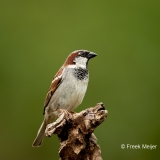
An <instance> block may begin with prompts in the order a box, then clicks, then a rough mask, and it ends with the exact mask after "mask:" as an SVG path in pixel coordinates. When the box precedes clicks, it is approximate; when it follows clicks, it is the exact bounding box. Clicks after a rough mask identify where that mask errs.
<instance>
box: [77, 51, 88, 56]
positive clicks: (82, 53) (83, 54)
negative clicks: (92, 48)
mask: <svg viewBox="0 0 160 160" xmlns="http://www.w3.org/2000/svg"><path fill="white" fill-rule="evenodd" d="M86 54H87V52H84V51H81V52H80V53H79V55H80V56H81V57H86Z"/></svg>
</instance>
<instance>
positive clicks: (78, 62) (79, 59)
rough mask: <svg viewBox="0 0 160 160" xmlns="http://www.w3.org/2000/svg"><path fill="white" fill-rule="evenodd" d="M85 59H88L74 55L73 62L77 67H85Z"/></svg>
mask: <svg viewBox="0 0 160 160" xmlns="http://www.w3.org/2000/svg"><path fill="white" fill-rule="evenodd" d="M87 61H88V59H87V58H86V57H76V58H75V63H76V65H77V67H82V68H86V64H87Z"/></svg>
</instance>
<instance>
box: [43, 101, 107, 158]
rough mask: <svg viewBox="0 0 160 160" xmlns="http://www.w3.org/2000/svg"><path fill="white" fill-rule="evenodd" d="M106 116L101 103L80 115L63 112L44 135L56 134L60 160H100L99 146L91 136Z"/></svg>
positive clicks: (93, 136)
mask: <svg viewBox="0 0 160 160" xmlns="http://www.w3.org/2000/svg"><path fill="white" fill-rule="evenodd" d="M107 115H108V111H107V110H105V108H104V105H103V103H98V104H97V105H96V106H95V107H93V108H88V109H86V110H83V111H81V112H80V113H72V112H71V113H70V112H68V111H66V110H63V111H62V113H61V115H59V118H58V119H57V120H56V121H55V122H54V123H51V124H49V125H48V126H47V128H46V131H45V134H46V136H51V135H52V134H57V136H58V137H59V140H60V148H59V156H60V160H102V157H101V150H100V146H99V145H98V144H97V138H96V137H95V135H94V134H93V132H94V129H95V128H96V127H97V126H98V125H100V124H101V123H102V122H103V121H104V120H105V118H106V117H107Z"/></svg>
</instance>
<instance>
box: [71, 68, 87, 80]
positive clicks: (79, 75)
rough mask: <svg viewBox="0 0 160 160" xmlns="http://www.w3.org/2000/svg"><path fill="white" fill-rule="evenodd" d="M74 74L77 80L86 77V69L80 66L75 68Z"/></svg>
mask: <svg viewBox="0 0 160 160" xmlns="http://www.w3.org/2000/svg"><path fill="white" fill-rule="evenodd" d="M74 75H75V77H76V78H77V79H79V80H83V79H88V70H87V69H84V68H80V67H79V68H75V69H74Z"/></svg>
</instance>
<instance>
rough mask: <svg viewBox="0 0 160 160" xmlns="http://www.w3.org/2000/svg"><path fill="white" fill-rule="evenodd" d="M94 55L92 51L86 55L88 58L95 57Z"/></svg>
mask: <svg viewBox="0 0 160 160" xmlns="http://www.w3.org/2000/svg"><path fill="white" fill-rule="evenodd" d="M96 56H97V54H96V53H94V52H89V54H88V55H87V58H88V59H90V58H94V57H96Z"/></svg>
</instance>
